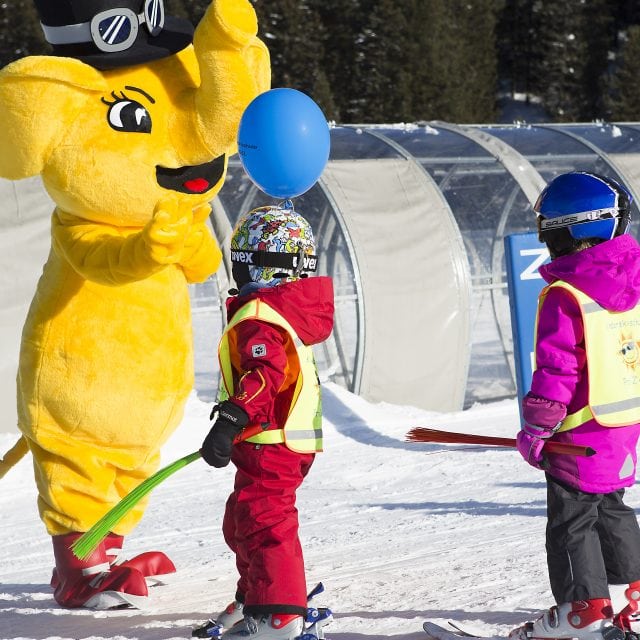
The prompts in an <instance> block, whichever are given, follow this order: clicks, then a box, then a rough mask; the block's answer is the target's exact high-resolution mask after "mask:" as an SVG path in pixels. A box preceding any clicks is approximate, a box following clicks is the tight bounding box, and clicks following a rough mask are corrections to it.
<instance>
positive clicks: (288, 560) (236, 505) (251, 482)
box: [222, 442, 315, 615]
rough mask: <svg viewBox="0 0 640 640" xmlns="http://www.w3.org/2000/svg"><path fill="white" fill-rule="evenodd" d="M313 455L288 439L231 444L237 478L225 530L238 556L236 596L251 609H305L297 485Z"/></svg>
mask: <svg viewBox="0 0 640 640" xmlns="http://www.w3.org/2000/svg"><path fill="white" fill-rule="evenodd" d="M314 458H315V454H313V453H296V452H295V451H291V450H290V449H288V448H287V446H286V445H284V444H267V445H255V444H252V443H250V442H242V443H239V444H237V445H235V446H234V447H233V452H232V455H231V461H232V462H233V464H234V465H235V466H236V477H235V483H234V490H233V493H232V494H231V495H230V496H229V499H228V500H227V504H226V508H225V514H224V520H223V523H222V532H223V535H224V539H225V541H226V543H227V545H228V546H229V548H230V549H231V550H232V551H233V552H234V553H235V556H236V567H237V568H238V573H239V574H240V579H239V580H238V595H242V596H244V604H245V607H244V611H245V613H247V614H250V615H259V614H267V613H297V614H301V615H304V614H305V613H306V611H307V586H306V581H305V574H304V560H303V556H302V547H301V546H300V539H299V537H298V510H297V509H296V490H297V489H298V487H299V486H300V485H301V484H302V480H303V479H304V477H305V476H306V475H307V473H308V472H309V469H310V468H311V465H312V463H313V460H314Z"/></svg>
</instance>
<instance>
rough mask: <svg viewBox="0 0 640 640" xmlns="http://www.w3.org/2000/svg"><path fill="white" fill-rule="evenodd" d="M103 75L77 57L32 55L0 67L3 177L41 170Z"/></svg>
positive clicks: (102, 81)
mask: <svg viewBox="0 0 640 640" xmlns="http://www.w3.org/2000/svg"><path fill="white" fill-rule="evenodd" d="M106 91H107V83H106V81H105V79H104V77H103V76H102V74H101V73H100V72H99V71H98V70H96V69H94V68H93V67H90V66H89V65H87V64H85V63H83V62H80V61H79V60H75V59H74V58H61V57H55V56H29V57H27V58H21V59H20V60H16V61H15V62H12V63H11V64H9V65H7V66H6V67H4V68H3V69H1V70H0V123H2V126H1V127H0V176H1V177H3V178H8V179H10V180H18V179H21V178H28V177H30V176H35V175H38V174H39V173H41V172H42V169H43V167H44V166H45V164H46V161H47V159H48V156H49V154H50V152H51V151H52V150H53V149H55V147H56V146H57V145H58V144H59V142H60V141H61V140H62V137H63V136H64V132H65V130H66V128H67V126H68V125H69V124H70V123H71V122H72V121H73V119H74V117H75V115H76V114H77V113H78V111H79V110H80V109H82V107H83V105H84V104H85V102H86V100H87V99H88V97H89V96H90V95H91V94H92V93H94V92H100V93H105V92H106Z"/></svg>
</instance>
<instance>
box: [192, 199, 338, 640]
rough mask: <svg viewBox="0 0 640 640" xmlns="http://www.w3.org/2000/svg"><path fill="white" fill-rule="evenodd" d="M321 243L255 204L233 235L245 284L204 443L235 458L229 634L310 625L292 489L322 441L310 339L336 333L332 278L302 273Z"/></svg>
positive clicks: (228, 537)
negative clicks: (234, 576) (233, 588)
mask: <svg viewBox="0 0 640 640" xmlns="http://www.w3.org/2000/svg"><path fill="white" fill-rule="evenodd" d="M314 252H315V247H314V241H313V236H312V232H311V228H310V226H309V224H308V223H307V222H306V220H304V218H302V217H301V216H300V215H298V214H297V213H295V212H294V211H293V210H292V209H287V208H278V207H262V208H260V209H256V210H254V211H252V212H250V213H249V214H248V215H246V216H244V217H243V218H241V220H240V221H239V222H238V224H237V225H236V228H235V230H234V233H233V236H232V240H231V259H232V264H233V276H234V280H235V281H236V284H237V286H238V289H239V292H238V294H237V295H234V296H232V297H230V298H229V299H228V300H227V318H228V324H227V327H226V329H225V332H224V334H223V336H222V339H221V340H220V345H219V352H218V355H219V360H220V371H221V378H222V382H221V386H220V393H219V401H220V402H219V404H218V405H217V406H216V407H215V408H214V413H215V412H216V411H217V418H216V421H215V423H214V425H213V427H212V428H211V431H210V433H209V435H208V436H207V437H206V439H205V441H204V443H203V445H202V449H201V453H202V457H203V458H204V459H205V461H206V462H207V463H209V464H210V465H213V466H215V467H223V466H225V465H227V464H228V463H229V461H230V460H231V462H233V464H234V465H235V466H236V469H237V471H236V477H235V485H234V490H233V493H232V494H231V496H230V497H229V499H228V501H227V505H226V509H225V515H224V521H223V534H224V537H225V541H226V542H227V544H228V545H229V547H230V548H231V549H232V551H233V552H234V553H235V556H236V566H237V568H238V572H239V574H240V578H239V580H238V583H237V593H236V597H235V601H234V602H233V603H231V604H230V605H229V606H228V607H227V609H226V610H225V612H223V613H222V614H220V615H219V616H218V617H217V618H216V620H215V622H216V623H217V625H218V627H223V628H226V629H227V630H226V631H225V632H224V634H223V637H224V638H226V639H227V640H234V639H235V638H238V639H239V638H242V639H243V640H244V639H246V638H247V635H248V634H250V635H251V638H252V640H253V638H256V639H257V640H261V639H262V638H270V639H271V638H273V639H275V640H292V639H293V638H296V637H297V636H299V635H300V633H301V632H302V629H303V621H304V615H305V614H306V607H307V596H306V593H307V590H306V581H305V574H304V562H303V556H302V549H301V546H300V540H299V538H298V514H297V510H296V506H295V500H296V490H297V489H298V487H299V486H300V484H301V483H302V480H303V479H304V478H305V476H306V475H307V473H308V472H309V469H310V467H311V465H312V464H313V461H314V458H315V454H316V452H318V451H321V450H322V416H321V405H320V385H319V381H318V377H317V371H316V367H315V362H314V359H313V354H312V352H311V346H310V345H313V344H318V343H320V342H322V341H324V340H326V338H327V337H328V336H329V334H330V333H331V331H332V329H333V311H334V308H333V286H332V281H331V279H330V278H328V277H312V278H307V277H305V276H306V275H307V274H306V272H307V271H313V270H315V268H316V263H317V258H316V256H315V255H313V254H314ZM212 415H213V413H212ZM194 635H199V634H198V633H197V632H194Z"/></svg>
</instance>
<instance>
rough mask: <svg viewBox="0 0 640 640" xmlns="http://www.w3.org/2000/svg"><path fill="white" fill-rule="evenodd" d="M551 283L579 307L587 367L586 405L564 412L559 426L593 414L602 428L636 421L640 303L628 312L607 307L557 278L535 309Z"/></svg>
mask: <svg viewBox="0 0 640 640" xmlns="http://www.w3.org/2000/svg"><path fill="white" fill-rule="evenodd" d="M552 287H560V288H562V289H565V290H566V291H568V292H569V293H570V294H571V295H572V296H573V297H574V298H575V299H576V301H577V302H578V304H579V306H580V312H581V314H582V323H583V326H584V344H585V350H586V355H587V366H588V371H589V390H588V404H587V405H586V406H585V407H582V409H578V411H575V412H574V413H572V414H570V415H568V416H567V417H566V418H565V419H564V420H563V421H562V426H561V427H560V429H559V431H569V430H570V429H575V428H576V427H578V426H580V425H581V424H584V423H585V422H587V421H589V420H592V419H594V418H595V420H596V421H597V422H598V424H601V425H602V426H604V427H622V426H625V425H629V424H634V423H636V422H640V305H638V306H636V307H634V308H633V309H630V310H629V311H619V312H614V311H607V309H604V308H603V307H601V306H600V305H599V304H598V303H597V302H594V300H592V299H591V298H590V297H589V296H588V295H586V294H585V293H583V292H582V291H580V290H579V289H576V288H575V287H573V286H571V285H570V284H568V283H566V282H561V281H559V280H558V281H556V282H554V283H553V284H551V285H549V286H548V287H545V289H544V290H543V291H542V292H541V294H540V299H539V302H538V313H539V312H540V307H541V305H542V302H543V300H544V298H545V296H546V295H547V293H548V292H549V290H550V289H551V288H552ZM536 334H537V331H536Z"/></svg>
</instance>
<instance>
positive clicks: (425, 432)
mask: <svg viewBox="0 0 640 640" xmlns="http://www.w3.org/2000/svg"><path fill="white" fill-rule="evenodd" d="M406 440H407V442H441V443H446V444H481V445H487V446H492V447H513V448H515V446H516V439H515V438H498V437H495V436H480V435H474V434H471V433H455V432H453V431H440V430H438V429H427V428H425V427H415V428H414V429H411V430H410V431H409V432H408V433H407V436H406ZM544 450H545V451H546V452H547V453H560V454H570V455H573V456H586V457H589V456H593V455H595V453H596V452H595V450H594V449H592V448H591V447H584V446H582V445H579V444H570V443H568V442H556V441H554V440H547V441H545V443H544Z"/></svg>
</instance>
